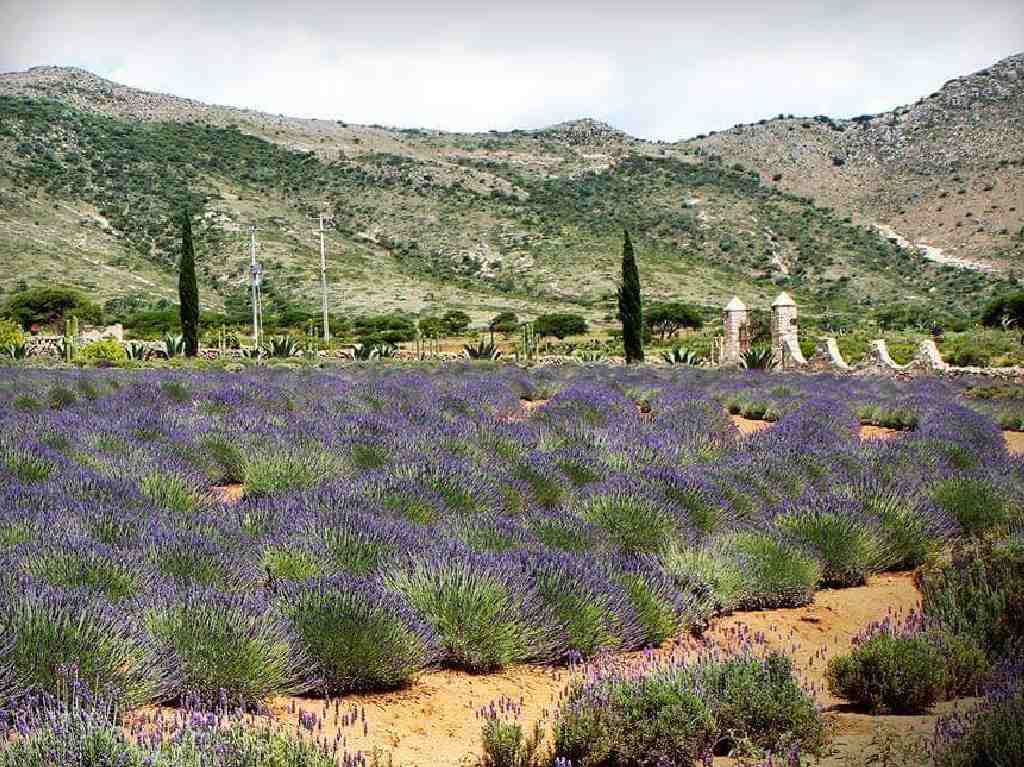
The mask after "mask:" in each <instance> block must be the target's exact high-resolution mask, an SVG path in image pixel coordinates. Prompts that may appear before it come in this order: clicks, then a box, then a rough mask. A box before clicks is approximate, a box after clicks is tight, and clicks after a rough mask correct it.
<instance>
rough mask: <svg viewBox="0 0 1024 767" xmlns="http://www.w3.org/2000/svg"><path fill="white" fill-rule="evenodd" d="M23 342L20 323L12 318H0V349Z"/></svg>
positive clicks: (23, 335) (23, 337) (23, 334)
mask: <svg viewBox="0 0 1024 767" xmlns="http://www.w3.org/2000/svg"><path fill="white" fill-rule="evenodd" d="M23 343H25V333H24V332H23V331H22V329H21V325H19V324H18V323H17V322H14V321H13V320H4V319H0V349H3V348H4V347H6V346H20V345H21V344H23Z"/></svg>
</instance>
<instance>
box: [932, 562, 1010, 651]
mask: <svg viewBox="0 0 1024 767" xmlns="http://www.w3.org/2000/svg"><path fill="white" fill-rule="evenodd" d="M919 587H920V589H921V609H922V611H923V612H924V614H925V615H926V616H927V617H928V618H929V619H931V620H933V621H936V622H938V624H939V625H941V626H942V627H943V628H944V629H946V630H947V631H949V632H951V633H952V634H953V635H955V636H957V637H959V638H961V639H964V640H966V641H968V642H969V643H971V644H972V645H974V646H976V647H979V648H982V649H983V650H984V651H985V653H986V654H987V656H988V659H989V660H990V661H993V662H994V661H996V660H998V659H999V658H1000V657H1002V656H1004V655H1006V654H1007V653H1010V652H1013V650H1014V648H1015V646H1017V645H1018V643H1020V642H1022V641H1024V552H1021V551H1014V550H1013V549H1012V548H1008V549H998V548H987V547H970V548H968V549H965V550H964V551H963V552H959V553H957V554H956V555H955V556H954V557H953V560H952V562H950V563H949V564H948V565H943V566H940V567H938V568H926V569H924V570H923V572H922V573H921V574H920V577H919Z"/></svg>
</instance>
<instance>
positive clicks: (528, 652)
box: [389, 560, 549, 671]
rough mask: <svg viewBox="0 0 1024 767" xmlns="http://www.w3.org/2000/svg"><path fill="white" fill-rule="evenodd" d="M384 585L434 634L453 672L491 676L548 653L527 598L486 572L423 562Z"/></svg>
mask: <svg viewBox="0 0 1024 767" xmlns="http://www.w3.org/2000/svg"><path fill="white" fill-rule="evenodd" d="M389 584H390V585H391V586H392V587H393V588H394V589H395V590H397V591H399V592H400V593H402V594H404V595H405V596H406V598H407V599H408V600H409V602H410V603H411V604H412V606H413V607H414V608H415V609H416V610H417V611H418V612H419V613H420V614H421V615H422V616H423V618H424V620H426V621H427V623H429V624H430V626H431V627H432V628H433V629H434V631H435V632H436V633H437V635H438V643H439V645H440V647H441V650H442V653H443V656H442V657H443V659H444V660H445V661H446V662H447V663H449V664H450V665H452V666H455V667H457V668H463V669H466V670H468V671H490V670H494V669H498V668H501V667H502V666H507V665H509V664H511V663H518V662H523V661H527V660H531V659H536V658H539V657H545V656H546V655H547V653H548V652H549V650H548V648H547V647H546V645H545V640H544V635H545V631H546V629H547V628H549V627H548V626H545V623H546V621H545V622H541V621H540V620H538V619H539V618H540V616H538V615H536V614H531V613H530V612H529V611H527V610H526V609H525V608H526V606H527V600H528V599H529V598H530V596H529V595H528V594H525V593H523V591H522V590H521V589H520V588H519V587H517V586H516V585H514V583H513V582H509V581H506V580H504V579H502V578H501V577H500V576H498V575H497V574H495V573H493V572H491V571H489V570H488V569H487V568H486V567H482V566H477V565H475V564H474V563H472V562H466V561H459V560H451V561H439V562H431V563H425V562H424V563H420V564H418V565H416V566H414V567H412V568H409V569H405V570H399V571H397V572H395V573H393V574H391V575H390V577H389Z"/></svg>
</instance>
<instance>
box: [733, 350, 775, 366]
mask: <svg viewBox="0 0 1024 767" xmlns="http://www.w3.org/2000/svg"><path fill="white" fill-rule="evenodd" d="M742 362H743V367H745V368H746V369H747V370H771V369H772V368H774V367H776V365H778V362H777V361H776V360H775V354H774V352H772V350H771V349H769V348H768V347H767V346H755V347H754V348H753V349H751V350H750V351H746V352H744V353H743V356H742Z"/></svg>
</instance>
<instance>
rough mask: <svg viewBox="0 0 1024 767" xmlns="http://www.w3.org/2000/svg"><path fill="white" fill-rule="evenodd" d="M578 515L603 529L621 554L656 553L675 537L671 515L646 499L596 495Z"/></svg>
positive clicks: (624, 495) (673, 520)
mask: <svg viewBox="0 0 1024 767" xmlns="http://www.w3.org/2000/svg"><path fill="white" fill-rule="evenodd" d="M580 516H582V517H583V518H584V519H586V520H587V521H588V522H591V523H593V524H595V525H597V526H598V527H601V528H603V529H604V530H605V532H607V533H608V536H609V537H610V538H611V539H612V540H613V541H614V542H615V544H616V545H617V546H618V547H619V550H620V551H622V552H623V553H628V554H638V553H639V554H645V553H646V554H656V553H659V552H661V551H664V550H665V548H666V547H668V546H669V545H670V544H671V543H672V541H673V540H675V539H676V538H677V537H678V533H677V530H676V522H675V519H674V518H673V516H672V514H671V513H670V512H669V511H668V510H667V509H665V508H664V507H663V506H660V505H658V504H656V503H654V502H653V501H650V500H648V499H646V498H641V497H636V496H632V495H627V494H622V495H604V496H597V497H595V498H591V499H589V500H587V501H586V502H584V504H583V506H582V508H581V509H580Z"/></svg>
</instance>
